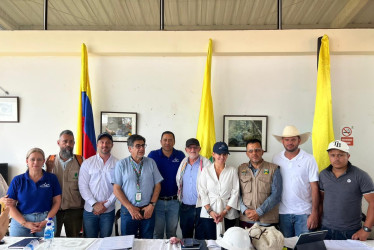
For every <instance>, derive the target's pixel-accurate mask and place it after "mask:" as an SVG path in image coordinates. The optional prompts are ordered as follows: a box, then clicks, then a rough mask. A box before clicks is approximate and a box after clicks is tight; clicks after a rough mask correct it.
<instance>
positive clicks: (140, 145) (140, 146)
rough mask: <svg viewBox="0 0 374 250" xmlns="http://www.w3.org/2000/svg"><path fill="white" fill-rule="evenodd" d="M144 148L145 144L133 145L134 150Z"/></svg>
mask: <svg viewBox="0 0 374 250" xmlns="http://www.w3.org/2000/svg"><path fill="white" fill-rule="evenodd" d="M146 147H147V144H136V145H134V148H136V149H140V148H146Z"/></svg>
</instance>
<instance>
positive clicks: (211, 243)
mask: <svg viewBox="0 0 374 250" xmlns="http://www.w3.org/2000/svg"><path fill="white" fill-rule="evenodd" d="M206 246H207V247H208V248H221V247H220V246H219V245H218V244H217V243H216V241H215V240H207V241H206Z"/></svg>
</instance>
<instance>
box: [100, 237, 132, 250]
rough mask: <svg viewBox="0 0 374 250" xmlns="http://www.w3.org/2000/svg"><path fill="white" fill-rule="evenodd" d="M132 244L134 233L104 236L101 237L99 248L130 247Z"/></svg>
mask: <svg viewBox="0 0 374 250" xmlns="http://www.w3.org/2000/svg"><path fill="white" fill-rule="evenodd" d="M133 245H134V235H126V236H116V237H105V238H103V240H102V242H101V245H100V248H99V249H100V250H109V249H126V248H132V247H133Z"/></svg>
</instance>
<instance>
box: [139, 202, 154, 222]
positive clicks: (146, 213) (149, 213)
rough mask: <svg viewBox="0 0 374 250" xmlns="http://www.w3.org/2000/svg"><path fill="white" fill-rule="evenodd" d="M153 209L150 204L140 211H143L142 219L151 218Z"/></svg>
mask: <svg viewBox="0 0 374 250" xmlns="http://www.w3.org/2000/svg"><path fill="white" fill-rule="evenodd" d="M154 209H155V207H154V206H153V205H152V204H148V206H146V207H144V208H143V209H142V210H143V211H144V219H149V218H151V217H152V214H153V210H154Z"/></svg>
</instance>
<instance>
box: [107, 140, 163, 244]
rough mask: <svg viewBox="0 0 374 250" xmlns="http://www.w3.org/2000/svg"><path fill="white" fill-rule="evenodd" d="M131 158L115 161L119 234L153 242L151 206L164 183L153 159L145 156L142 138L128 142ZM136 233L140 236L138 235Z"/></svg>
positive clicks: (152, 213) (152, 206) (113, 181)
mask: <svg viewBox="0 0 374 250" xmlns="http://www.w3.org/2000/svg"><path fill="white" fill-rule="evenodd" d="M127 145H128V149H129V151H130V154H131V156H129V157H127V158H125V159H122V160H120V161H118V162H117V164H116V167H115V170H114V177H113V180H112V183H113V193H114V195H115V196H116V197H117V199H118V200H119V201H120V202H121V205H122V206H121V235H135V236H136V237H137V238H143V239H152V238H153V230H154V227H155V215H154V212H153V210H154V206H155V205H156V201H157V199H158V195H159V193H160V190H161V184H160V182H161V181H162V180H163V178H162V176H161V174H160V172H159V171H158V169H157V166H156V163H155V161H154V160H152V159H151V158H148V157H144V154H145V148H146V146H147V145H146V144H145V138H144V137H143V136H141V135H137V134H133V135H131V136H130V137H129V138H128V140H127ZM138 233H139V234H138Z"/></svg>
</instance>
